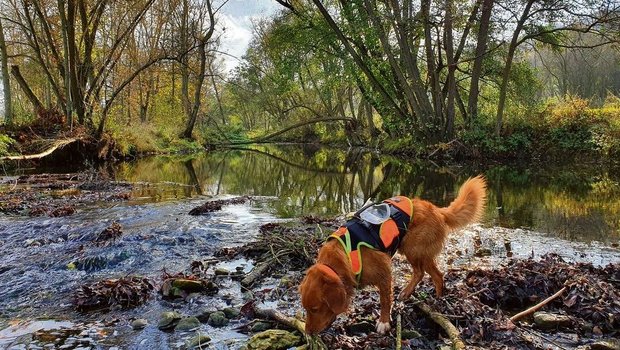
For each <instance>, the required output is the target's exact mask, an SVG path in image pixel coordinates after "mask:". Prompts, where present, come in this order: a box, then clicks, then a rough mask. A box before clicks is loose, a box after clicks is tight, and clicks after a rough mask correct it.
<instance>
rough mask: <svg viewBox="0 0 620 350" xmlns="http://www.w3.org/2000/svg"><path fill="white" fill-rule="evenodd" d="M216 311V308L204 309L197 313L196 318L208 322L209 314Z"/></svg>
mask: <svg viewBox="0 0 620 350" xmlns="http://www.w3.org/2000/svg"><path fill="white" fill-rule="evenodd" d="M216 311H217V310H214V309H204V310H202V311H200V313H198V314H197V315H196V318H197V319H198V320H200V322H207V321H209V316H211V314H212V313H214V312H216Z"/></svg>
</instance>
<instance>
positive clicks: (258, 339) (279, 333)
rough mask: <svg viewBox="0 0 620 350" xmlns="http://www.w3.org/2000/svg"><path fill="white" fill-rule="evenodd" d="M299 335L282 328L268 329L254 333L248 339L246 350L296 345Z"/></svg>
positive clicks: (267, 349)
mask: <svg viewBox="0 0 620 350" xmlns="http://www.w3.org/2000/svg"><path fill="white" fill-rule="evenodd" d="M300 342H301V337H300V336H297V335H295V334H293V333H291V332H289V331H285V330H282V329H270V330H267V331H264V332H260V333H258V334H254V335H253V336H252V338H250V339H249V340H248V342H247V343H246V345H245V347H244V349H246V350H282V349H288V348H291V347H294V346H296V345H297V344H299V343H300Z"/></svg>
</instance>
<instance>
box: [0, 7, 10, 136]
mask: <svg viewBox="0 0 620 350" xmlns="http://www.w3.org/2000/svg"><path fill="white" fill-rule="evenodd" d="M8 61H9V55H8V53H7V50H6V42H5V40H4V29H3V28H2V19H0V74H2V91H3V99H4V122H5V123H6V124H11V123H12V121H13V105H12V96H11V83H10V78H9V62H8Z"/></svg>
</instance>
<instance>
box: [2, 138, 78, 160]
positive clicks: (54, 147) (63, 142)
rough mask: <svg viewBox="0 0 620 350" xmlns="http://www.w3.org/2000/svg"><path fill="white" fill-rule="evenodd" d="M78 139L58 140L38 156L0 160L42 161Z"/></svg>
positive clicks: (31, 155)
mask: <svg viewBox="0 0 620 350" xmlns="http://www.w3.org/2000/svg"><path fill="white" fill-rule="evenodd" d="M78 140H79V139H78V138H70V139H65V140H57V141H56V142H54V143H53V144H52V147H50V148H48V149H47V150H46V151H44V152H41V153H37V154H29V155H19V156H5V157H2V158H0V160H28V159H41V158H43V157H46V156H49V155H50V154H52V153H54V151H56V150H57V149H59V148H62V147H64V146H66V145H68V144H70V143H73V142H75V141H78Z"/></svg>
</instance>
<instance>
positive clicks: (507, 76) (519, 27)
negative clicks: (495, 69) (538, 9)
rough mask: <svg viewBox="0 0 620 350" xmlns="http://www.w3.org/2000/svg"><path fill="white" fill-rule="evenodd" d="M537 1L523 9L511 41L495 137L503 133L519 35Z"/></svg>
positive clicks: (500, 94) (498, 106)
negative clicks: (507, 97) (509, 81)
mask: <svg viewBox="0 0 620 350" xmlns="http://www.w3.org/2000/svg"><path fill="white" fill-rule="evenodd" d="M535 1H536V0H528V2H527V4H526V5H525V8H524V9H523V13H522V14H521V18H519V21H518V22H517V27H516V28H515V31H514V33H513V34H512V40H511V41H510V46H509V47H508V56H507V57H506V65H505V66H504V70H503V72H502V83H501V85H500V87H499V101H498V103H497V116H496V118H495V119H496V125H495V136H497V137H500V135H501V132H502V124H503V118H504V107H505V104H506V92H507V89H508V80H509V79H510V70H511V69H512V60H513V59H514V56H515V51H516V50H517V46H518V45H519V35H520V34H521V30H522V29H523V25H524V23H525V21H526V20H527V18H528V17H529V14H530V9H531V8H532V5H533V4H534V2H535Z"/></svg>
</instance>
